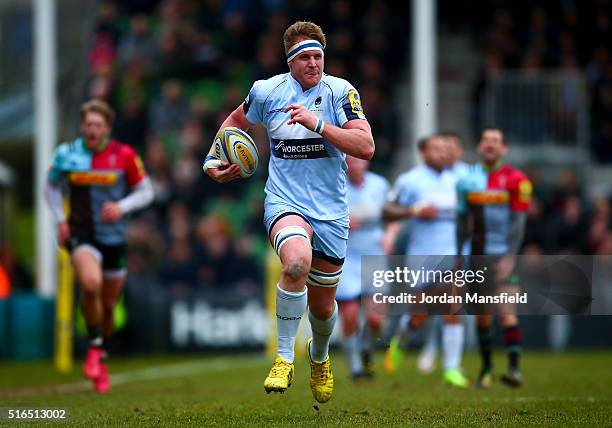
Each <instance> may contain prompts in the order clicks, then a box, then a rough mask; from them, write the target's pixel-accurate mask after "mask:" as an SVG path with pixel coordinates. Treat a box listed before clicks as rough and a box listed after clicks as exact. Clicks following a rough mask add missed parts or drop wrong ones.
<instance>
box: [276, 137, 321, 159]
mask: <svg viewBox="0 0 612 428" xmlns="http://www.w3.org/2000/svg"><path fill="white" fill-rule="evenodd" d="M272 155H273V156H274V157H277V158H281V159H319V158H327V157H329V153H328V152H327V149H326V147H325V140H324V139H323V138H305V139H302V140H277V139H272Z"/></svg>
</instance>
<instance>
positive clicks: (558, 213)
mask: <svg viewBox="0 0 612 428" xmlns="http://www.w3.org/2000/svg"><path fill="white" fill-rule="evenodd" d="M527 174H528V175H529V177H530V179H531V180H532V182H533V186H534V195H533V201H532V204H531V207H530V210H529V213H528V218H527V227H526V230H525V239H524V242H523V249H522V252H523V253H524V254H531V255H537V254H601V255H604V254H606V255H609V254H612V210H611V198H610V195H601V196H598V197H595V198H590V197H588V195H585V193H584V191H583V186H582V183H580V180H579V178H578V176H577V174H576V173H575V172H573V171H571V170H567V171H565V172H564V173H563V174H561V176H560V178H559V179H558V180H557V182H556V183H555V184H553V185H550V184H547V183H545V182H544V180H542V179H541V176H542V174H541V173H540V171H539V168H538V169H536V168H531V169H527Z"/></svg>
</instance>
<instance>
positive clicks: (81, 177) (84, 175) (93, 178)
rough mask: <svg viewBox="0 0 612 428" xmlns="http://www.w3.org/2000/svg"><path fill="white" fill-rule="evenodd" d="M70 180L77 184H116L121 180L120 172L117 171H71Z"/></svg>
mask: <svg viewBox="0 0 612 428" xmlns="http://www.w3.org/2000/svg"><path fill="white" fill-rule="evenodd" d="M69 180H70V183H71V184H74V185H75V186H114V185H116V184H117V182H118V181H119V173H118V172H116V171H83V172H71V173H70V175H69Z"/></svg>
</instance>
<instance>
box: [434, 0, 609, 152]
mask: <svg viewBox="0 0 612 428" xmlns="http://www.w3.org/2000/svg"><path fill="white" fill-rule="evenodd" d="M456 3H458V4H461V5H464V3H465V2H456ZM466 6H467V5H466ZM441 9H442V10H443V11H444V14H443V15H444V16H445V20H446V22H447V23H449V24H450V25H451V26H452V25H453V24H454V25H455V26H461V24H460V23H463V24H464V25H466V24H467V27H468V28H469V30H470V31H471V32H472V34H473V36H474V38H475V40H477V43H478V47H479V51H480V53H481V57H482V59H483V60H482V69H481V72H480V78H479V81H478V84H477V87H476V88H475V103H476V106H477V108H476V111H479V108H480V107H481V106H482V103H483V96H484V93H485V89H486V85H487V82H489V81H490V79H491V78H492V77H494V76H496V75H498V74H499V73H500V72H502V71H506V70H521V71H522V73H523V74H524V75H525V76H536V75H537V74H538V73H539V72H541V71H551V70H555V71H557V72H560V76H561V84H560V89H559V91H558V93H557V94H554V95H555V96H556V101H555V103H556V104H557V106H558V107H557V109H556V110H555V111H554V114H553V116H555V117H552V118H550V120H552V121H554V122H555V123H556V124H558V127H559V126H560V127H561V128H564V127H570V128H571V127H572V126H575V124H573V123H571V122H572V121H574V120H575V118H576V117H577V115H578V114H580V111H578V110H582V106H581V105H580V104H579V103H578V101H577V100H578V95H579V94H578V93H577V88H579V87H577V86H575V85H573V84H572V83H573V79H575V78H576V76H577V74H581V75H584V76H585V77H586V84H587V92H588V94H589V98H590V105H586V106H584V107H586V109H588V112H585V113H587V117H589V116H590V123H589V124H588V127H589V133H590V137H589V138H590V141H589V142H588V143H589V144H590V146H591V149H592V154H593V157H594V158H595V159H596V160H597V161H599V162H606V163H609V162H612V44H611V43H610V40H612V21H611V19H612V16H611V15H612V13H611V11H612V1H611V0H590V1H578V0H558V1H546V0H536V1H529V2H517V1H512V0H469V7H459V6H457V5H452V4H451V2H444V1H443V2H441ZM474 11H477V13H474ZM526 88H527V92H528V93H526V94H525V93H524V94H523V95H524V96H531V97H533V98H534V100H540V99H543V98H546V96H552V94H541V92H542V91H544V89H543V88H542V87H538V86H536V85H535V84H533V85H531V84H529V85H528V86H527V87H526ZM538 91H540V94H538ZM508 107H510V108H511V106H508ZM532 108H533V109H534V110H535V109H540V110H542V108H541V105H537V103H536V102H534V103H533V106H532ZM507 113H508V112H507V111H504V112H502V115H506V117H508V114H507ZM524 113H525V115H529V117H527V118H526V120H525V121H523V122H524V124H529V126H525V127H523V131H522V132H521V133H520V135H519V136H518V139H519V140H520V139H523V140H525V139H538V138H543V137H544V132H545V130H544V129H542V127H543V126H546V124H545V123H543V122H544V120H534V117H538V116H536V115H538V114H540V115H541V114H542V112H541V111H531V112H524ZM540 117H542V116H540ZM545 119H546V118H545ZM480 122H482V118H480V121H479V120H478V119H477V120H476V126H482V123H480ZM554 132H555V131H554V130H553V131H552V133H553V134H554ZM557 132H559V131H558V130H557ZM546 136H548V137H552V138H551V139H552V140H556V141H557V142H559V140H560V139H561V140H563V138H567V137H564V136H559V135H552V136H551V135H546ZM560 137H561V138H560ZM528 142H530V141H528ZM561 142H563V141H561Z"/></svg>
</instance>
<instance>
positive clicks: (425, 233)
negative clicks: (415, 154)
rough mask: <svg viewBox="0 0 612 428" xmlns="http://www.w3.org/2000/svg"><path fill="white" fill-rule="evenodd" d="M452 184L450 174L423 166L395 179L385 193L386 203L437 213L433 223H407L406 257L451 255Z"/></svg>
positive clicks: (454, 203) (454, 199)
mask: <svg viewBox="0 0 612 428" xmlns="http://www.w3.org/2000/svg"><path fill="white" fill-rule="evenodd" d="M456 182H457V177H456V175H455V174H454V173H452V172H451V171H449V170H443V171H442V172H438V171H436V170H434V169H433V168H430V167H429V166H427V165H424V164H423V165H419V166H417V167H415V168H413V169H412V170H410V171H408V172H406V173H404V174H402V175H400V176H399V177H398V178H397V181H396V182H395V185H394V186H393V189H392V190H391V192H390V193H389V200H390V201H392V202H395V203H397V204H399V205H403V206H417V207H418V206H433V207H435V208H436V209H437V210H438V217H437V218H435V219H433V220H422V219H420V218H413V219H412V220H411V224H410V234H409V236H408V242H407V246H406V255H409V256H411V255H423V256H429V255H440V256H442V255H453V254H455V252H456V247H455V245H456V244H455V242H456V238H455V231H456V226H455V220H456V210H457V195H456V190H455V189H456Z"/></svg>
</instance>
